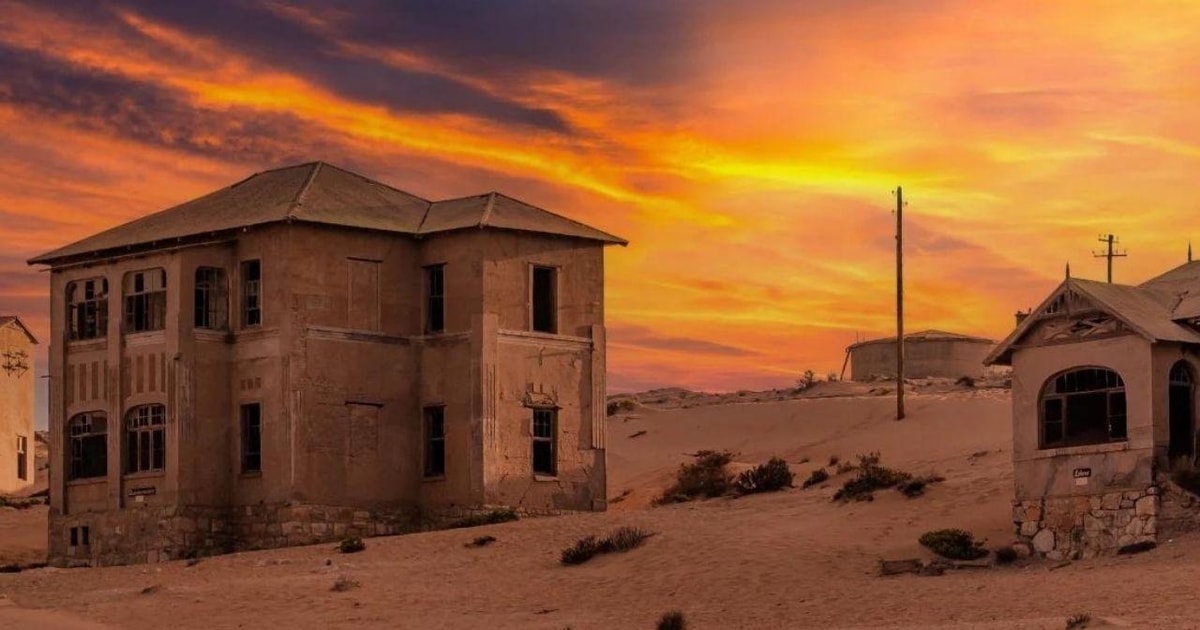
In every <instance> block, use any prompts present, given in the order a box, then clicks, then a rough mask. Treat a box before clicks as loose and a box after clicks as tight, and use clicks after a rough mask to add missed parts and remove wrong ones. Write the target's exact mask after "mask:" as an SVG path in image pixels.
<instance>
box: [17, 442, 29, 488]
mask: <svg viewBox="0 0 1200 630" xmlns="http://www.w3.org/2000/svg"><path fill="white" fill-rule="evenodd" d="M17 479H20V480H21V481H27V480H28V479H29V438H28V437H25V436H24V435H18V436H17Z"/></svg>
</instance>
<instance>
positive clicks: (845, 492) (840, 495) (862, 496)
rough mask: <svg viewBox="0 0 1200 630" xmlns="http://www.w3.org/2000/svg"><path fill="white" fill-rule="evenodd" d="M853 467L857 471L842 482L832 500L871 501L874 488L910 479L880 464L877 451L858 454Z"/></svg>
mask: <svg viewBox="0 0 1200 630" xmlns="http://www.w3.org/2000/svg"><path fill="white" fill-rule="evenodd" d="M854 469H856V470H857V471H858V473H857V474H856V475H855V476H854V477H853V478H851V479H847V480H846V482H845V483H843V484H842V487H841V488H840V489H839V490H838V491H837V493H835V494H834V495H833V500H834V501H873V500H875V491H876V490H883V489H885V488H893V487H895V486H898V485H900V484H902V483H904V482H906V481H909V480H911V479H912V475H910V474H908V473H906V472H903V471H900V470H893V469H891V468H887V467H885V466H881V465H880V464H879V453H878V452H874V453H869V454H867V455H859V456H858V466H855V467H854Z"/></svg>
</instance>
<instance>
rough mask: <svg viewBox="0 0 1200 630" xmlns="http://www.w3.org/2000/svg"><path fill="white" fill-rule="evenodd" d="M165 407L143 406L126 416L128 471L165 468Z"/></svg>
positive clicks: (148, 470) (147, 470)
mask: <svg viewBox="0 0 1200 630" xmlns="http://www.w3.org/2000/svg"><path fill="white" fill-rule="evenodd" d="M166 415H167V413H166V407H164V406H162V405H142V406H140V407H134V408H133V409H131V410H130V411H129V414H128V415H126V417H125V472H128V473H140V472H156V471H160V470H163V469H164V468H166V459H167V458H166V451H167V443H166V437H167V436H166Z"/></svg>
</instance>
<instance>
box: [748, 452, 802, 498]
mask: <svg viewBox="0 0 1200 630" xmlns="http://www.w3.org/2000/svg"><path fill="white" fill-rule="evenodd" d="M795 479H796V475H794V474H793V473H792V470H791V469H790V468H788V465H787V462H785V461H783V460H782V459H780V458H778V457H772V458H771V459H769V460H767V463H765V464H759V465H757V466H755V467H754V468H751V469H749V470H745V471H742V474H740V475H738V477H737V480H736V481H734V482H733V489H734V492H736V493H738V494H754V493H756V492H775V491H778V490H783V489H784V488H791V487H792V482H793V481H794V480H795Z"/></svg>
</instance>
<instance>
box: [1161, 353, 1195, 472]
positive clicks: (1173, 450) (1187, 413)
mask: <svg viewBox="0 0 1200 630" xmlns="http://www.w3.org/2000/svg"><path fill="white" fill-rule="evenodd" d="M1169 381H1170V386H1169V387H1170V407H1169V412H1170V424H1171V433H1170V442H1169V444H1168V446H1167V455H1168V457H1170V459H1171V462H1172V463H1174V462H1175V460H1176V459H1178V458H1180V457H1186V458H1187V459H1188V461H1189V462H1190V461H1191V460H1192V459H1193V458H1194V457H1195V456H1196V428H1195V419H1194V418H1193V412H1194V409H1195V403H1194V402H1193V393H1194V390H1195V380H1194V379H1193V378H1192V369H1191V368H1190V367H1188V365H1187V363H1185V362H1183V361H1179V362H1178V363H1176V364H1175V365H1174V366H1172V367H1171V376H1170V379H1169Z"/></svg>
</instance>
